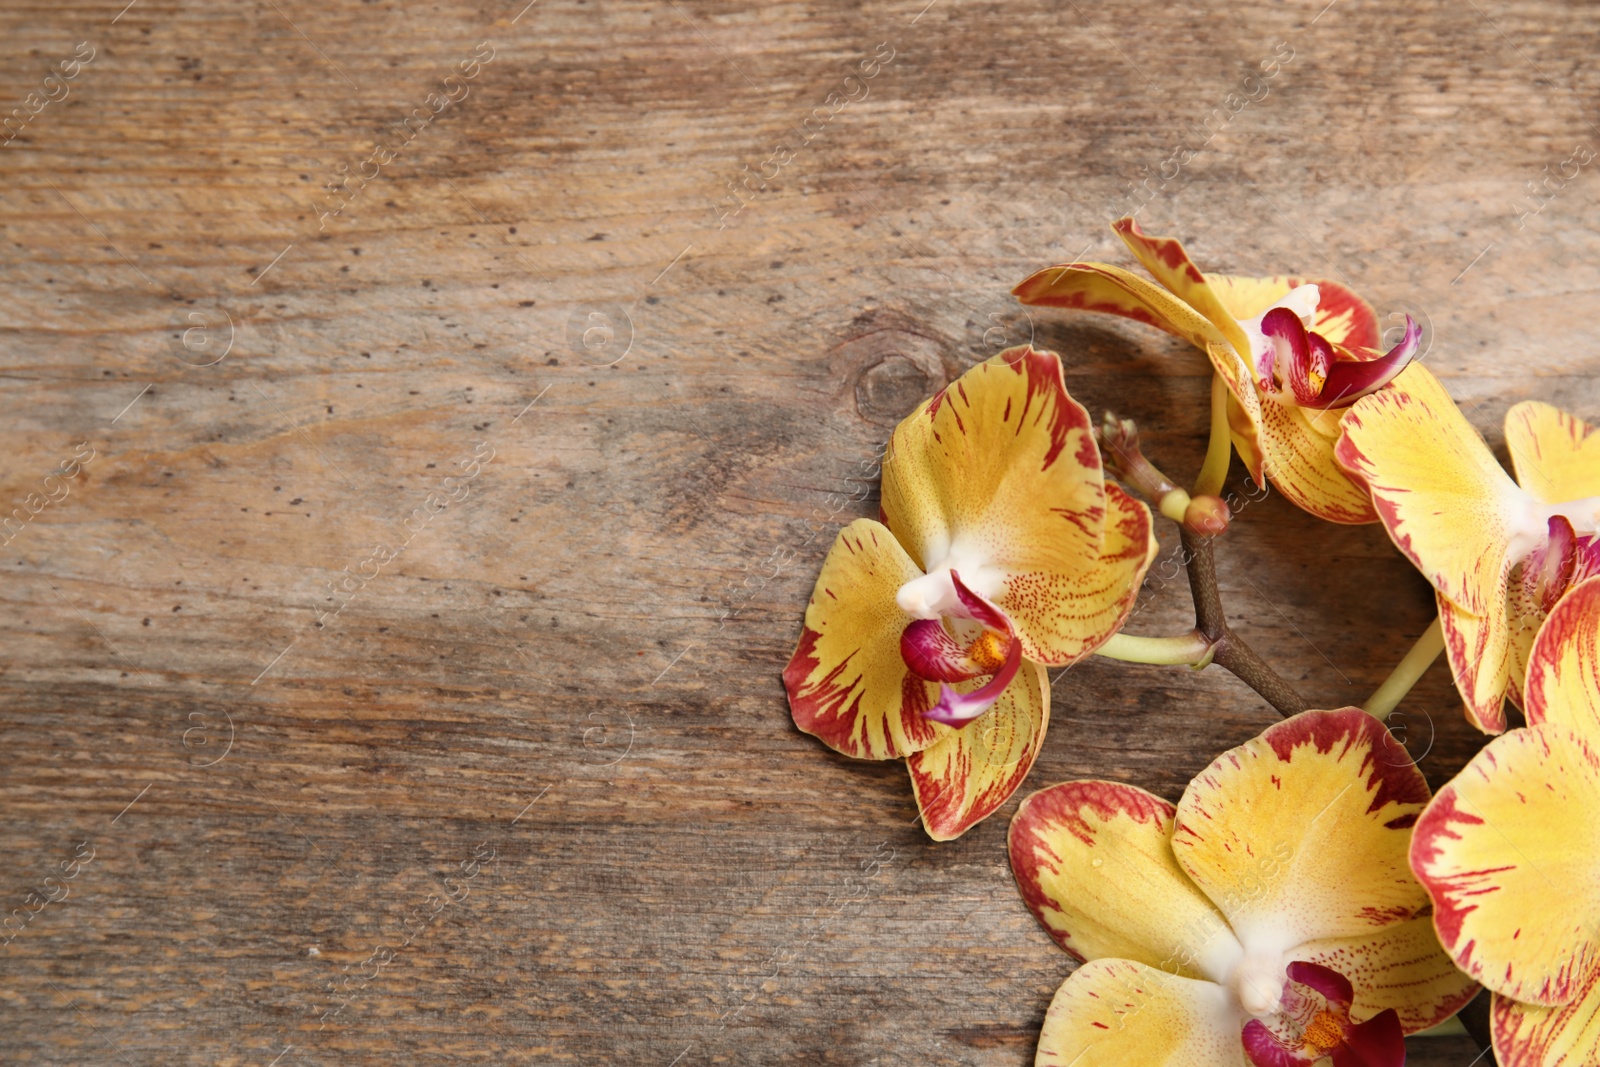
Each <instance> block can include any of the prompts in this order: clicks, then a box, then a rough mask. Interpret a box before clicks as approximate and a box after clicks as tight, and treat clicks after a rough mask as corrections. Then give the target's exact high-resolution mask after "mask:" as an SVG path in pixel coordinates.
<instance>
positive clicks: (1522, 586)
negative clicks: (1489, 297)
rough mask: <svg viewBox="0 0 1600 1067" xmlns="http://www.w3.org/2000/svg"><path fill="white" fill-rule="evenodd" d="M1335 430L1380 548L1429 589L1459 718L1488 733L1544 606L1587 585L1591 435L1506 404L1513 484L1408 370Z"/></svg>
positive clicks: (1593, 494)
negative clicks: (1372, 513) (1363, 487)
mask: <svg viewBox="0 0 1600 1067" xmlns="http://www.w3.org/2000/svg"><path fill="white" fill-rule="evenodd" d="M1342 422H1343V427H1344V436H1343V437H1341V438H1340V440H1339V445H1338V450H1337V455H1338V460H1339V462H1340V463H1341V464H1343V465H1344V466H1345V467H1346V468H1347V469H1348V470H1349V471H1350V472H1351V473H1352V474H1353V475H1355V476H1356V477H1358V478H1360V479H1362V480H1364V481H1365V482H1367V484H1368V486H1369V487H1370V490H1371V493H1372V499H1373V501H1374V503H1375V504H1376V505H1377V508H1378V514H1379V516H1380V517H1381V518H1382V520H1383V525H1384V527H1385V528H1386V529H1387V530H1388V531H1389V536H1390V537H1391V538H1392V539H1393V540H1394V543H1395V544H1396V545H1397V546H1398V547H1399V549H1400V551H1401V552H1402V553H1404V554H1405V556H1406V558H1408V559H1409V560H1411V562H1412V563H1414V564H1415V565H1416V567H1417V569H1418V570H1420V571H1421V572H1422V575H1423V577H1425V578H1427V579H1428V582H1429V583H1430V584H1431V585H1432V586H1433V588H1434V592H1435V599H1436V600H1437V601H1438V604H1439V622H1440V624H1441V626H1442V628H1443V632H1444V638H1445V651H1446V654H1447V655H1448V656H1449V659H1450V668H1451V671H1452V672H1453V673H1454V675H1455V679H1456V687H1457V689H1459V690H1460V692H1461V696H1462V699H1463V700H1464V701H1465V702H1466V713H1467V718H1468V720H1470V721H1471V722H1472V724H1473V725H1474V726H1476V727H1477V728H1478V729H1480V730H1483V731H1484V732H1486V733H1500V732H1501V731H1502V730H1504V729H1505V728H1506V718H1505V704H1504V701H1505V698H1506V697H1507V696H1509V697H1510V698H1511V699H1512V700H1513V701H1514V702H1516V703H1517V704H1519V705H1520V704H1521V702H1522V679H1523V676H1524V675H1525V674H1526V673H1527V663H1528V652H1529V649H1530V648H1531V647H1532V645H1533V639H1534V635H1535V634H1536V633H1538V631H1539V626H1540V624H1541V623H1542V622H1543V621H1544V619H1545V616H1546V615H1547V614H1548V613H1549V611H1550V608H1551V607H1552V606H1553V605H1554V604H1555V603H1556V601H1557V600H1559V599H1560V598H1561V595H1562V594H1563V593H1564V592H1566V590H1567V589H1568V588H1569V587H1571V586H1572V585H1574V584H1576V583H1577V582H1579V581H1582V580H1583V579H1584V578H1585V577H1587V576H1588V575H1591V574H1600V536H1597V533H1600V433H1595V432H1594V430H1593V428H1592V427H1590V426H1589V425H1587V424H1586V423H1584V422H1583V421H1582V420H1580V419H1576V418H1574V417H1573V416H1571V415H1568V414H1566V413H1564V412H1562V411H1560V410H1558V409H1557V408H1554V407H1551V406H1550V405H1549V404H1543V403H1539V402H1536V401H1523V402H1522V403H1519V404H1513V405H1512V406H1511V409H1510V410H1509V411H1507V412H1506V424H1505V425H1506V445H1507V447H1508V449H1509V451H1510V453H1511V463H1512V467H1513V468H1514V469H1515V470H1516V473H1517V477H1516V480H1515V481H1513V480H1512V479H1511V477H1510V475H1508V474H1506V472H1505V469H1504V468H1502V467H1501V466H1500V464H1499V463H1498V462H1497V461H1496V460H1495V458H1494V454H1493V453H1491V452H1490V451H1489V446H1488V445H1486V444H1485V443H1484V441H1483V438H1482V437H1480V436H1479V435H1478V432H1477V431H1476V430H1474V429H1473V428H1472V424H1471V423H1469V422H1467V420H1466V418H1465V417H1464V416H1463V415H1462V414H1461V411H1460V409H1458V408H1457V407H1456V404H1455V401H1453V400H1451V399H1450V394H1449V393H1447V392H1445V389H1444V386H1443V385H1441V384H1440V383H1439V380H1438V379H1437V378H1435V377H1434V376H1433V375H1432V374H1431V373H1429V372H1428V370H1427V369H1426V368H1424V367H1421V366H1416V367H1412V368H1409V369H1408V370H1407V371H1406V372H1405V373H1404V374H1403V375H1401V376H1400V378H1399V379H1398V380H1396V381H1395V382H1394V383H1393V384H1392V385H1391V386H1390V387H1389V388H1388V389H1385V390H1384V391H1383V392H1381V393H1379V394H1377V395H1375V396H1369V397H1367V398H1366V399H1364V400H1362V401H1360V402H1359V403H1357V404H1356V405H1355V406H1354V407H1353V408H1351V409H1350V411H1349V412H1348V413H1347V414H1346V415H1345V416H1344V418H1343V420H1342Z"/></svg>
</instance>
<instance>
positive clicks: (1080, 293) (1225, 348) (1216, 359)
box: [1011, 263, 1260, 475]
mask: <svg viewBox="0 0 1600 1067" xmlns="http://www.w3.org/2000/svg"><path fill="white" fill-rule="evenodd" d="M1011 292H1012V294H1013V295H1015V296H1016V298H1017V299H1018V300H1020V301H1021V302H1022V303H1024V304H1033V305H1040V306H1045V307H1060V308H1072V309H1076V310H1081V311H1097V312H1104V313H1106V314H1110V315H1118V316H1121V317H1122V318H1125V319H1132V320H1134V321H1135V322H1142V323H1144V324H1146V325H1148V326H1154V327H1156V328H1157V329H1160V330H1165V331H1166V332H1167V333H1170V334H1172V335H1174V336H1176V337H1181V338H1183V339H1184V340H1186V341H1188V342H1189V343H1190V344H1193V345H1194V346H1195V347H1197V348H1199V349H1200V350H1201V351H1202V352H1204V353H1206V355H1207V357H1208V358H1210V360H1211V364H1212V367H1213V369H1215V370H1216V372H1217V373H1218V374H1220V375H1221V376H1222V379H1223V381H1225V382H1226V383H1227V384H1228V389H1229V393H1230V395H1231V396H1233V397H1235V398H1238V400H1236V403H1237V402H1242V403H1244V404H1246V405H1250V407H1249V408H1248V413H1249V415H1250V417H1249V419H1248V420H1246V421H1239V422H1236V423H1235V425H1234V433H1235V436H1236V438H1237V437H1243V438H1244V441H1243V443H1238V442H1236V445H1237V447H1238V448H1239V454H1240V455H1241V456H1244V455H1246V450H1247V449H1249V450H1252V451H1254V434H1255V421H1254V412H1255V407H1254V400H1255V385H1254V380H1253V379H1252V378H1251V374H1250V369H1249V368H1248V367H1247V366H1246V365H1245V361H1244V359H1243V358H1242V356H1241V355H1240V352H1239V350H1238V349H1236V348H1235V347H1234V346H1233V344H1232V343H1231V342H1230V341H1228V340H1227V339H1226V338H1225V337H1224V336H1223V335H1222V334H1221V333H1220V332H1219V331H1218V330H1217V328H1216V326H1214V325H1212V323H1211V322H1210V320H1208V319H1207V318H1206V317H1205V316H1204V315H1202V314H1200V312H1198V311H1196V310H1195V309H1194V308H1192V307H1190V306H1189V305H1188V304H1185V303H1184V302H1183V301H1182V300H1179V299H1178V298H1177V297H1175V296H1173V295H1172V294H1171V293H1169V292H1168V291H1167V290H1165V289H1163V288H1161V287H1160V286H1157V285H1152V284H1151V283H1150V282H1149V281H1147V280H1145V279H1144V278H1141V277H1139V276H1138V275H1137V274H1133V273H1130V272H1129V271H1126V270H1123V269H1122V268H1121V267H1114V266H1112V265H1111V264H1109V263H1068V264H1065V265H1062V266H1058V267H1047V268H1045V269H1044V270H1041V271H1036V272H1034V273H1033V274H1032V275H1030V276H1029V277H1028V278H1026V279H1025V280H1024V281H1023V282H1022V284H1020V285H1018V286H1017V287H1016V288H1015V289H1013V290H1011ZM1241 414H1245V412H1241ZM1247 462H1248V461H1247ZM1251 470H1252V472H1253V473H1254V474H1257V475H1259V474H1260V470H1259V465H1257V466H1255V467H1252V468H1251Z"/></svg>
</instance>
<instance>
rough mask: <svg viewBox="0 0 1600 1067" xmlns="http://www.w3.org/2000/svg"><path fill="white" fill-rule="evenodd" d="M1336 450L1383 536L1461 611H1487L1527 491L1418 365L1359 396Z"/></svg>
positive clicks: (1504, 570) (1505, 570) (1501, 583)
mask: <svg viewBox="0 0 1600 1067" xmlns="http://www.w3.org/2000/svg"><path fill="white" fill-rule="evenodd" d="M1342 425H1343V427H1344V435H1343V436H1342V437H1340V439H1339V443H1338V446H1337V448H1336V450H1335V454H1336V455H1337V457H1338V460H1339V462H1340V464H1342V465H1343V466H1344V467H1345V468H1346V469H1347V470H1349V471H1351V472H1352V473H1353V474H1355V475H1356V476H1357V477H1358V478H1360V479H1364V480H1365V481H1366V482H1367V484H1368V486H1369V487H1370V488H1371V491H1372V498H1373V503H1375V504H1376V505H1377V509H1378V516H1379V518H1380V519H1381V520H1382V521H1383V525H1384V527H1385V529H1387V530H1388V532H1389V536H1390V538H1392V539H1393V541H1394V543H1395V545H1396V546H1397V547H1399V549H1400V551H1401V552H1403V553H1405V555H1406V557H1407V558H1408V559H1410V560H1411V562H1412V563H1414V564H1415V565H1416V567H1417V569H1418V570H1420V571H1421V572H1422V575H1423V577H1425V578H1427V579H1428V581H1429V582H1430V583H1431V584H1432V585H1433V587H1434V588H1435V589H1437V590H1439V592H1441V593H1443V594H1444V595H1445V596H1447V597H1449V598H1450V599H1451V601H1453V602H1454V603H1455V605H1456V606H1457V607H1459V608H1461V609H1462V610H1463V611H1466V612H1469V613H1470V614H1473V615H1477V616H1480V617H1482V616H1485V615H1487V614H1489V612H1490V610H1491V608H1492V607H1494V606H1495V605H1496V604H1497V603H1503V602H1502V601H1500V600H1499V598H1498V597H1497V596H1496V593H1495V590H1496V589H1497V588H1499V589H1503V588H1504V587H1505V583H1506V581H1507V580H1508V578H1509V571H1510V564H1509V551H1510V543H1511V539H1512V536H1513V534H1514V533H1515V532H1516V531H1517V530H1518V529H1519V528H1520V527H1521V526H1522V525H1523V524H1524V520H1525V517H1526V514H1527V497H1526V494H1524V493H1523V492H1522V491H1521V490H1519V489H1518V488H1517V486H1516V483H1514V482H1513V481H1512V480H1511V478H1510V476H1509V475H1507V474H1506V472H1505V471H1504V470H1503V469H1502V468H1501V466H1500V464H1499V463H1497V462H1495V458H1494V454H1493V453H1492V452H1490V451H1489V447H1488V446H1487V445H1486V444H1484V442H1483V438H1482V437H1480V436H1478V432H1477V431H1476V430H1474V429H1473V428H1472V425H1471V424H1470V423H1469V422H1467V420H1466V418H1465V417H1464V416H1463V415H1462V414H1461V412H1460V410H1459V409H1457V407H1456V405H1455V401H1453V400H1451V399H1450V394H1449V393H1447V392H1445V389H1444V386H1443V385H1441V384H1440V383H1439V380H1438V379H1437V378H1435V377H1434V376H1433V375H1432V374H1431V373H1430V372H1429V371H1428V370H1427V368H1425V367H1422V366H1420V365H1417V364H1412V365H1411V366H1409V367H1407V368H1406V369H1405V370H1404V371H1403V372H1402V373H1401V374H1400V376H1399V377H1398V378H1396V379H1395V380H1394V381H1393V382H1391V383H1390V384H1389V386H1388V387H1387V388H1384V389H1381V390H1379V391H1378V392H1376V393H1374V394H1372V395H1371V396H1368V397H1363V398H1362V399H1361V400H1358V401H1357V402H1356V403H1355V405H1354V406H1353V407H1351V408H1350V409H1349V411H1347V412H1346V413H1345V415H1344V418H1343V420H1342Z"/></svg>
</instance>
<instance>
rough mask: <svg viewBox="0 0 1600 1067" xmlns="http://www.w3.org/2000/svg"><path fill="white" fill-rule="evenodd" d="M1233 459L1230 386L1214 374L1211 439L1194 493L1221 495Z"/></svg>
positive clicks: (1212, 379)
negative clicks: (1229, 419)
mask: <svg viewBox="0 0 1600 1067" xmlns="http://www.w3.org/2000/svg"><path fill="white" fill-rule="evenodd" d="M1232 459H1233V434H1232V432H1231V431H1230V430H1229V429H1228V385H1227V383H1226V382H1224V381H1223V380H1222V375H1220V374H1216V373H1213V374H1212V375H1211V440H1210V441H1209V442H1208V443H1207V444H1206V458H1205V461H1204V462H1203V463H1201V464H1200V477H1198V478H1196V479H1195V483H1194V495H1195V496H1220V495H1221V494H1222V483H1223V482H1224V481H1225V480H1226V479H1227V477H1228V462H1229V461H1230V460H1232Z"/></svg>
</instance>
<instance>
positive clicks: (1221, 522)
mask: <svg viewBox="0 0 1600 1067" xmlns="http://www.w3.org/2000/svg"><path fill="white" fill-rule="evenodd" d="M1231 517H1232V516H1231V515H1230V513H1229V511H1228V505H1227V504H1226V503H1225V502H1224V501H1223V500H1222V498H1221V497H1215V496H1197V497H1195V498H1194V499H1192V500H1190V501H1189V506H1188V507H1187V508H1185V509H1184V512H1183V528H1184V529H1186V530H1188V531H1189V532H1190V533H1193V534H1199V535H1200V536H1202V537H1216V536H1217V535H1218V534H1220V533H1224V532H1226V530H1227V529H1228V520H1229V519H1230V518H1231Z"/></svg>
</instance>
